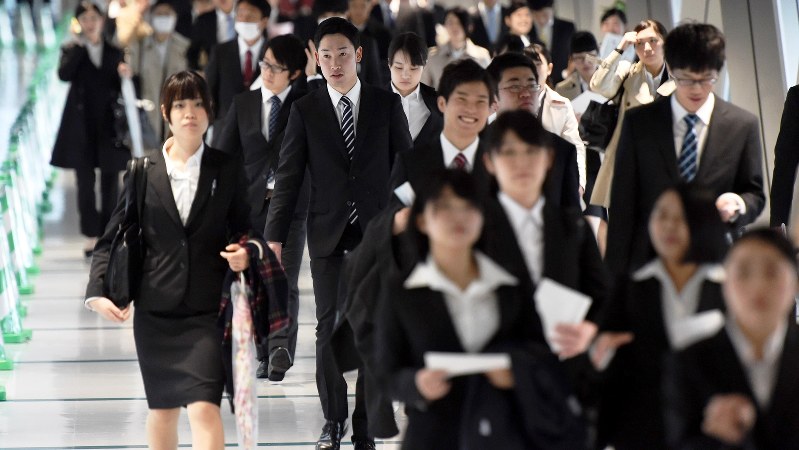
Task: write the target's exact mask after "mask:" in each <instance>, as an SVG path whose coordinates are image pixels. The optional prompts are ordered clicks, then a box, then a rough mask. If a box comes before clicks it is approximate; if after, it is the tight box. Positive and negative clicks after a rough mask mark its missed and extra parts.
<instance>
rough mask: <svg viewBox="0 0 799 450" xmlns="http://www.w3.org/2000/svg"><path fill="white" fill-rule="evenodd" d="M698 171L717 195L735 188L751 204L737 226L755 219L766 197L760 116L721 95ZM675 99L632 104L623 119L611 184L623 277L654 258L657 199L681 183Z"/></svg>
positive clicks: (611, 248) (612, 232) (615, 262)
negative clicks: (652, 223) (652, 222)
mask: <svg viewBox="0 0 799 450" xmlns="http://www.w3.org/2000/svg"><path fill="white" fill-rule="evenodd" d="M715 101H716V104H715V107H714V109H713V115H712V119H711V121H710V127H709V128H708V131H707V138H706V141H705V148H704V150H703V151H702V154H701V158H700V161H699V171H698V173H697V174H696V178H694V180H693V181H692V184H695V185H697V186H699V187H701V188H704V189H706V190H708V191H710V192H712V193H714V194H715V195H716V196H718V195H721V194H723V193H725V192H734V193H736V194H738V195H740V196H741V197H742V198H743V200H744V202H746V214H745V215H743V216H742V217H740V218H738V220H737V221H736V222H735V226H744V225H747V224H749V223H751V222H753V221H754V220H755V218H757V216H758V215H759V214H760V212H761V211H762V210H763V206H764V204H765V202H766V199H765V195H764V192H763V173H762V163H761V159H762V157H763V155H762V153H761V147H760V132H759V126H758V121H757V118H756V117H755V116H753V115H752V114H750V113H748V112H746V111H744V110H742V109H741V108H738V107H736V106H734V105H732V104H730V103H727V102H725V101H724V100H722V99H720V98H718V97H716V99H715ZM672 120H673V119H672V112H671V97H661V98H659V99H657V100H655V101H654V102H653V103H650V104H648V105H643V106H640V107H638V108H634V109H632V110H630V111H629V112H628V113H627V114H626V115H625V118H624V123H623V124H622V130H621V138H620V140H619V147H618V150H617V154H616V167H615V170H614V175H613V185H612V187H611V202H610V210H609V215H610V220H609V222H608V226H609V228H608V248H607V254H606V261H607V263H608V265H609V266H610V268H611V270H612V271H613V272H614V273H615V274H618V275H621V274H624V273H626V272H627V271H630V270H635V269H636V268H638V267H639V266H640V265H642V264H644V263H645V262H647V261H649V260H650V259H652V250H651V247H650V243H649V234H648V232H647V223H648V220H649V213H650V210H651V208H652V205H654V204H655V201H656V200H657V197H658V196H659V195H660V194H661V193H662V192H663V190H665V189H666V188H668V187H670V186H673V185H676V184H678V183H679V182H680V175H679V171H678V168H677V153H676V151H675V149H674V132H673V126H672Z"/></svg>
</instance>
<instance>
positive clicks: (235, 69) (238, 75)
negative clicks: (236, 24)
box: [223, 39, 255, 86]
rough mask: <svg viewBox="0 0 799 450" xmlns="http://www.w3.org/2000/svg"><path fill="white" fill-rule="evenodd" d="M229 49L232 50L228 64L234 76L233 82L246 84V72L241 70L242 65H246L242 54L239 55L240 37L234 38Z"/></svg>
mask: <svg viewBox="0 0 799 450" xmlns="http://www.w3.org/2000/svg"><path fill="white" fill-rule="evenodd" d="M228 49H229V50H230V52H229V53H228V60H229V62H228V65H229V67H230V75H231V76H232V81H233V84H234V85H236V86H244V74H243V73H242V71H241V68H242V66H244V61H242V60H241V56H239V44H238V39H235V40H233V42H232V45H230V47H228ZM223 67H224V66H223ZM223 70H224V69H223ZM254 79H255V76H254V75H253V80H254Z"/></svg>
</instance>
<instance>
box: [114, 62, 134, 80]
mask: <svg viewBox="0 0 799 450" xmlns="http://www.w3.org/2000/svg"><path fill="white" fill-rule="evenodd" d="M117 72H119V76H120V77H122V78H133V70H132V69H131V68H130V65H128V64H127V63H124V62H121V63H119V66H117Z"/></svg>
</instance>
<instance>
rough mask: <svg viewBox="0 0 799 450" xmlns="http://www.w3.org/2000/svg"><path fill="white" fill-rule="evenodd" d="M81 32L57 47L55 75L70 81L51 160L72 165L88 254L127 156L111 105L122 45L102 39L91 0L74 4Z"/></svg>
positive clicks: (114, 196)
mask: <svg viewBox="0 0 799 450" xmlns="http://www.w3.org/2000/svg"><path fill="white" fill-rule="evenodd" d="M75 17H76V18H77V19H78V23H79V24H80V32H79V33H78V35H77V36H75V39H73V40H72V41H71V42H69V43H67V44H66V45H64V47H63V48H62V49H61V60H60V62H59V66H58V77H59V78H60V79H61V80H62V81H68V82H70V83H71V86H70V88H69V94H68V95H67V102H66V105H65V106H64V114H63V116H62V118H61V125H60V127H59V129H58V135H57V137H56V141H55V146H54V147H53V156H52V160H51V161H50V164H52V165H54V166H56V167H62V168H65V169H74V170H75V176H76V178H77V183H78V213H79V215H80V232H81V234H83V235H84V236H86V238H87V239H88V240H87V242H86V245H85V246H84V252H85V254H86V256H87V257H89V256H91V250H92V248H93V247H94V243H95V241H96V240H97V237H98V236H100V235H101V234H102V233H103V230H105V225H106V223H108V219H109V218H110V217H111V212H112V211H113V210H114V206H115V205H116V201H117V192H118V184H119V171H121V170H124V169H125V164H126V163H127V161H128V159H130V152H129V151H128V149H127V148H117V147H115V145H114V122H113V114H112V111H111V105H112V104H113V103H114V102H116V101H117V98H118V96H119V86H120V84H119V73H118V70H121V69H120V66H124V63H123V62H122V51H121V50H120V49H118V48H116V47H114V46H113V45H111V44H110V43H109V42H107V41H105V40H103V37H102V33H103V14H102V13H101V12H100V8H99V7H98V6H97V5H96V4H94V3H92V2H91V1H88V0H84V1H81V2H80V3H79V4H78V6H77V8H76V9H75ZM96 168H99V169H100V194H101V202H100V204H101V208H100V211H97V207H96V200H95V194H94V189H95V180H96V175H95V169H96Z"/></svg>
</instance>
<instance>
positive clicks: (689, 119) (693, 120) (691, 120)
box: [683, 114, 699, 128]
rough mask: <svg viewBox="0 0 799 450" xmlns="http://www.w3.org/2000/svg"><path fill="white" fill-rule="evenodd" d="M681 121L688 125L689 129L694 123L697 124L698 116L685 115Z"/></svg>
mask: <svg viewBox="0 0 799 450" xmlns="http://www.w3.org/2000/svg"><path fill="white" fill-rule="evenodd" d="M683 120H684V121H685V123H687V124H688V127H689V128H693V127H694V126H695V125H696V123H697V122H699V116H697V115H696V114H686V115H685V117H683Z"/></svg>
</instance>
